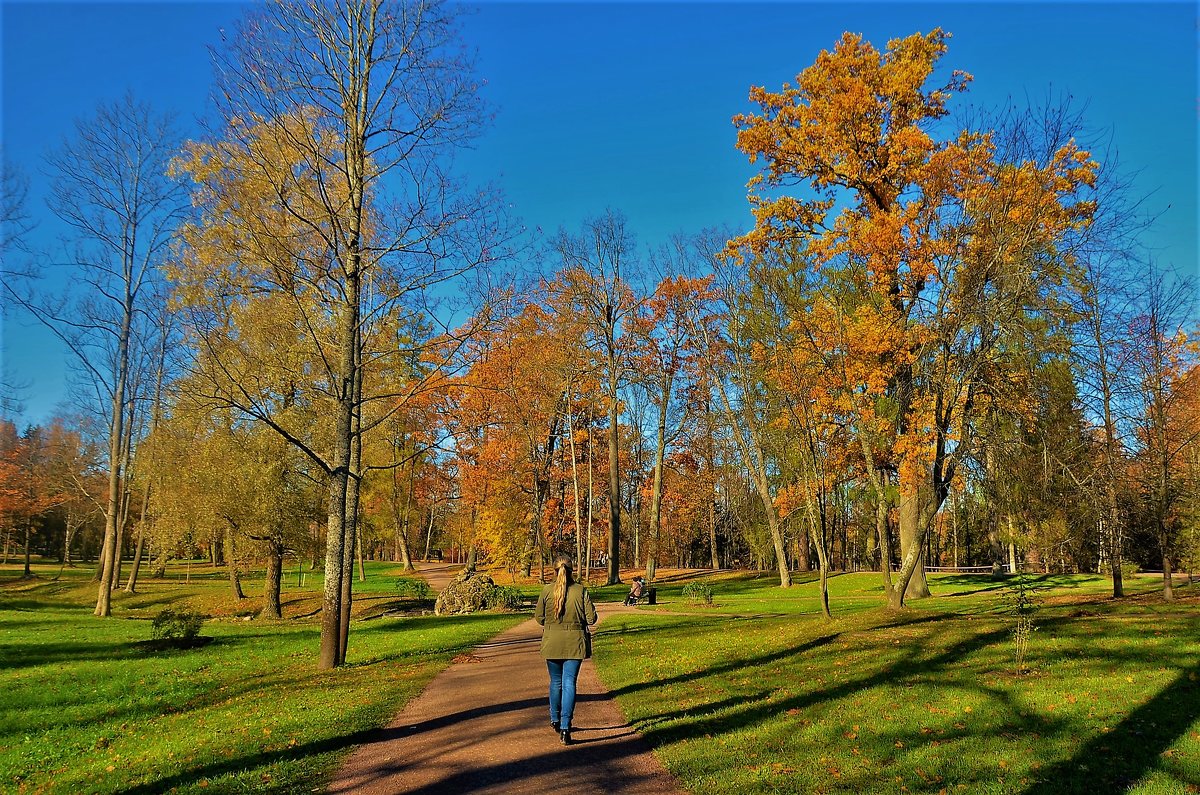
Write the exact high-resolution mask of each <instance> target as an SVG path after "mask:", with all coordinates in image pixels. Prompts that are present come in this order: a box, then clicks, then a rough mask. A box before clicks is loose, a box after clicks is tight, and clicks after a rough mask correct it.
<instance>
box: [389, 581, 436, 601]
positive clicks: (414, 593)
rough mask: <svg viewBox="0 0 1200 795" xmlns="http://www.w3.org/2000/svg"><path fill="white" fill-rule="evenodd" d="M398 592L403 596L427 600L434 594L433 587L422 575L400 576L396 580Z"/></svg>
mask: <svg viewBox="0 0 1200 795" xmlns="http://www.w3.org/2000/svg"><path fill="white" fill-rule="evenodd" d="M396 593H397V594H398V595H399V596H401V597H408V598H410V599H417V600H419V601H425V600H426V599H430V598H431V597H432V596H433V589H432V588H430V587H429V583H427V582H425V581H424V580H423V579H421V578H420V577H400V578H398V579H397V580H396Z"/></svg>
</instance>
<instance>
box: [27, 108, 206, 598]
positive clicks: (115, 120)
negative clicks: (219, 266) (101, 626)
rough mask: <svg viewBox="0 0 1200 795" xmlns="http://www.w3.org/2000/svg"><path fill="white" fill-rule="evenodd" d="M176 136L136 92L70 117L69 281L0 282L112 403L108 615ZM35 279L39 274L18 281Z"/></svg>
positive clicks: (66, 183) (52, 173)
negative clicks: (53, 286) (52, 293)
mask: <svg viewBox="0 0 1200 795" xmlns="http://www.w3.org/2000/svg"><path fill="white" fill-rule="evenodd" d="M178 144H179V137H178V134H177V132H176V130H175V127H174V122H173V120H172V118H171V116H169V115H166V116H160V115H158V114H156V113H155V112H154V111H153V110H152V108H151V107H150V106H149V105H147V104H145V103H142V102H138V101H137V100H136V99H134V97H133V96H132V95H128V94H127V95H126V96H125V97H123V98H122V99H120V100H117V101H115V102H111V103H105V104H101V105H100V106H99V108H97V111H96V114H95V115H94V116H93V117H91V118H88V119H81V120H79V121H77V122H76V124H75V130H74V133H73V134H72V136H71V137H69V138H68V139H65V140H64V141H63V142H62V144H61V145H60V146H59V147H58V149H57V150H55V151H54V152H53V153H51V154H50V155H49V156H48V158H47V170H48V174H49V177H50V180H51V183H50V197H49V199H48V203H49V206H50V209H51V210H52V211H53V212H54V214H55V215H57V216H58V217H59V218H60V219H61V220H62V221H63V223H64V224H66V226H67V228H68V229H69V230H70V237H69V241H68V242H69V244H71V248H72V256H71V257H70V259H69V260H68V261H66V262H64V263H61V265H62V267H63V268H64V269H66V270H67V271H68V273H69V275H68V277H67V279H66V280H65V281H66V282H67V283H68V285H69V287H68V288H67V292H66V293H64V294H63V295H60V296H57V297H54V298H51V297H49V296H48V295H46V294H38V293H37V292H36V291H35V290H33V289H21V288H20V287H18V286H14V285H12V284H7V283H6V290H7V292H8V294H9V295H10V296H11V297H12V298H14V299H15V300H16V301H17V302H18V303H19V304H20V305H21V306H23V307H24V308H25V309H26V310H28V311H29V312H30V313H31V314H33V316H34V317H36V318H37V319H38V320H39V321H41V322H42V323H43V324H45V325H46V327H47V328H49V329H50V330H51V331H52V332H53V333H54V334H55V335H56V336H57V337H58V338H59V339H60V340H61V341H62V342H63V343H64V344H65V345H66V346H67V348H68V349H69V350H70V351H71V353H72V354H73V355H74V357H75V359H76V361H77V363H78V364H79V367H80V372H81V373H82V374H83V376H82V378H83V381H84V383H85V385H86V388H87V389H88V390H89V392H90V393H91V395H94V397H95V399H96V402H97V403H98V404H100V405H104V406H106V407H107V410H106V412H105V413H106V416H107V427H106V430H107V434H106V435H107V440H108V444H107V473H108V491H107V497H106V502H105V508H104V515H105V529H104V544H103V551H102V564H101V570H100V583H99V595H98V597H97V599H96V611H95V612H96V615H97V616H107V615H109V614H110V613H111V607H110V595H111V592H112V588H113V585H114V582H115V578H116V577H117V576H118V575H117V568H118V556H119V554H120V547H119V543H118V539H119V536H120V533H121V530H122V521H123V518H124V516H125V513H126V507H127V503H128V500H127V499H126V496H127V494H126V483H125V470H126V468H127V467H128V465H129V460H130V456H131V455H132V451H133V449H134V446H135V442H136V440H135V439H134V432H135V429H136V425H137V423H136V421H135V417H134V413H135V410H136V408H137V404H138V401H139V400H140V397H141V396H140V395H139V393H138V389H139V385H140V380H139V372H140V367H141V366H142V364H143V363H144V362H143V360H144V359H145V357H146V354H147V351H148V350H149V348H152V347H153V342H152V340H153V330H152V324H151V323H149V322H148V315H147V311H148V304H149V302H150V301H151V300H152V298H153V293H154V287H153V286H154V284H155V283H156V282H157V281H159V280H160V275H159V267H160V266H161V265H162V264H163V260H164V257H165V256H166V255H167V253H168V246H169V244H170V242H171V239H172V234H173V231H174V229H175V228H176V225H177V223H178V222H179V220H180V218H181V215H182V212H183V209H184V201H185V196H184V193H183V191H182V190H181V189H180V187H179V186H178V184H177V183H176V182H174V181H173V180H172V179H170V178H169V177H168V176H167V166H168V163H169V161H170V158H172V157H173V156H174V155H175V154H176V152H177V151H178ZM24 286H25V287H36V286H38V285H37V282H36V281H30V282H26V283H24Z"/></svg>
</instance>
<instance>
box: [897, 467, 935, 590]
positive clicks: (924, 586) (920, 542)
mask: <svg viewBox="0 0 1200 795" xmlns="http://www.w3.org/2000/svg"><path fill="white" fill-rule="evenodd" d="M927 499H928V497H927V496H926V495H925V494H924V493H923V490H922V489H920V488H918V489H916V490H915V491H914V492H912V493H909V494H901V495H900V511H899V518H900V558H901V560H907V559H908V557H909V556H910V555H912V554H915V555H916V562H915V563H914V564H913V572H912V576H911V577H910V578H909V580H908V584H907V586H906V588H905V592H904V596H905V598H907V599H924V598H925V597H927V596H929V595H930V593H929V583H928V582H926V580H925V563H924V561H925V532H926V527H924V526H923V525H922V520H923V518H924V516H925V511H924V510H923V508H924V507H925V505H924V503H925V501H926V500H927Z"/></svg>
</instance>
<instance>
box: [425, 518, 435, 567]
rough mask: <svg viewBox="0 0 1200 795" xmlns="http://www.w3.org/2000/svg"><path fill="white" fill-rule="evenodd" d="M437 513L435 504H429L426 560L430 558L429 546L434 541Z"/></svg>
mask: <svg viewBox="0 0 1200 795" xmlns="http://www.w3.org/2000/svg"><path fill="white" fill-rule="evenodd" d="M435 514H436V510H435V506H433V505H430V506H429V527H428V528H427V529H426V530H425V560H429V546H430V544H432V543H433V517H434V516H435Z"/></svg>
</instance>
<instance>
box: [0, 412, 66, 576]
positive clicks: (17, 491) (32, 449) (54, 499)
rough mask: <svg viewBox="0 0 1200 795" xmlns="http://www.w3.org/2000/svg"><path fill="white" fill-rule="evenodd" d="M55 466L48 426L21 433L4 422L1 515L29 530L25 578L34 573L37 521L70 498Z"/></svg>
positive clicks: (0, 462) (0, 449)
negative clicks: (56, 476)
mask: <svg viewBox="0 0 1200 795" xmlns="http://www.w3.org/2000/svg"><path fill="white" fill-rule="evenodd" d="M51 465H52V452H51V450H50V448H49V445H48V440H47V434H46V431H45V429H43V428H40V427H37V426H33V427H30V428H27V429H26V430H25V432H24V433H17V429H16V426H15V425H13V424H12V423H11V422H8V421H3V422H0V517H5V518H7V519H8V520H9V521H10V522H12V523H13V524H14V525H15V526H17V527H20V528H23V529H24V531H25V571H24V575H23V576H25V577H32V576H33V570H32V569H31V568H30V539H31V537H32V536H33V534H34V532H35V530H34V525H35V523H37V521H38V519H39V517H40V516H41V515H42V514H43V513H45V512H46V511H48V510H50V509H51V508H53V507H55V506H56V505H59V504H60V503H62V502H63V501H64V500H65V499H66V498H67V494H66V491H65V490H64V489H62V488H61V487H60V485H59V484H58V483H56V481H55V479H54V477H53V473H52V471H51Z"/></svg>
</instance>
